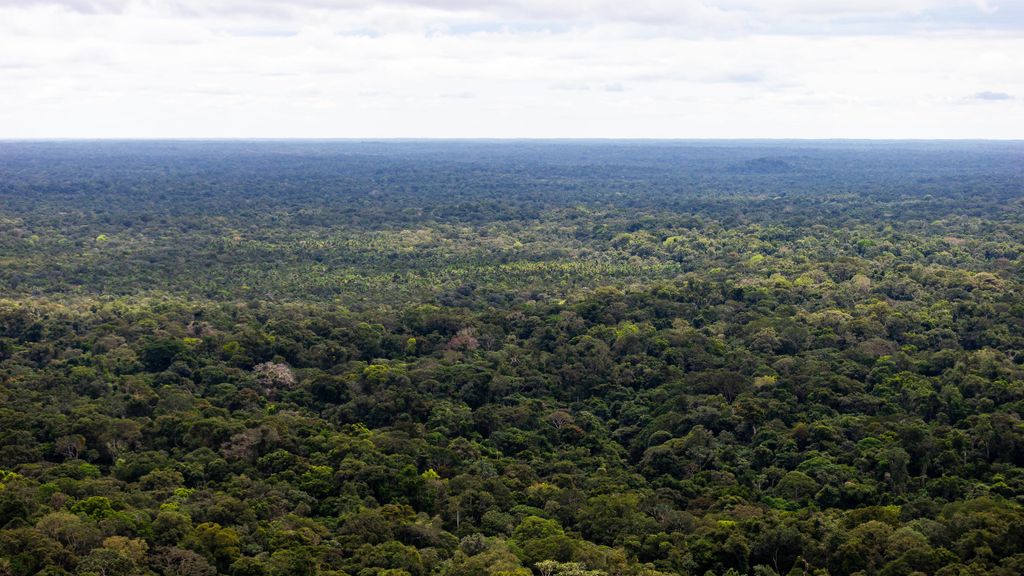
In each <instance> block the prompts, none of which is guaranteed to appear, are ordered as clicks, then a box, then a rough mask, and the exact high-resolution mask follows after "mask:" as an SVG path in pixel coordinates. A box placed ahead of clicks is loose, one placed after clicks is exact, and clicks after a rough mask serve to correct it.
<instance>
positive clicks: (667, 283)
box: [0, 143, 1024, 576]
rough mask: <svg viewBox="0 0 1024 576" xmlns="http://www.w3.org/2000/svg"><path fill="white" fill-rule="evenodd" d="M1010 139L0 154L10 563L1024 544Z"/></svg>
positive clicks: (515, 569) (1, 375)
mask: <svg viewBox="0 0 1024 576" xmlns="http://www.w3.org/2000/svg"><path fill="white" fill-rule="evenodd" d="M1022 153H1024V149H1022V148H1021V146H1020V145H1019V144H998V145H997V144H972V143H954V144H945V145H938V144H923V143H919V144H910V143H907V144H900V145H896V144H889V145H886V146H882V145H870V144H858V143H835V144H828V145H818V146H811V145H803V144H789V145H784V144H744V145H725V144H692V143H643V144H641V143H618V144H616V143H591V144H582V143H577V144H565V143H563V144H554V143H550V144H539V143H533V144H531V143H519V144H498V143H495V144H486V143H477V144H470V143H419V144H398V143H390V144H372V143H367V144H358V143H301V144H278V143H265V144H260V145H255V144H253V145H250V144H242V143H141V144H137V145H136V144H113V143H97V144H86V143H67V144H60V145H57V144H16V145H15V144H0V250H2V252H0V254H2V258H3V266H2V267H0V286H2V287H3V299H0V576H8V575H11V576H21V575H25V576H30V575H35V574H52V575H57V574H80V575H85V574H126V575H136V574H147V575H148V574H159V575H165V576H178V575H182V576H184V575H197V576H209V575H212V574H227V575H234V576H277V575H301V574H310V575H313V574H322V575H338V576H340V575H349V576H357V575H358V576H400V575H401V576H427V575H440V576H477V575H482V574H483V575H503V576H529V575H531V574H535V575H536V574H540V575H543V576H559V575H562V576H570V575H588V576H599V575H621V576H644V575H646V576H658V575H661V574H693V575H698V576H704V575H707V574H711V575H715V576H721V575H725V574H730V575H732V574H749V575H758V576H770V575H780V574H808V575H811V574H832V575H835V576H838V575H848V574H849V575H853V574H865V575H885V576H889V575H892V576H909V575H912V574H941V575H947V574H949V575H952V574H977V575H985V574H992V575H998V576H1004V575H1005V576H1009V575H1011V574H1019V573H1020V571H1021V570H1022V569H1024V423H1022V420H1021V416H1020V412H1021V407H1022V406H1024V304H1022V303H1021V296H1020V295H1021V294H1024V224H1022V223H1024V203H1022V202H1021V200H1020V198H1019V191H1020V186H1021V178H1022V174H1021V168H1020V167H1021V166H1022V165H1024V155H1022Z"/></svg>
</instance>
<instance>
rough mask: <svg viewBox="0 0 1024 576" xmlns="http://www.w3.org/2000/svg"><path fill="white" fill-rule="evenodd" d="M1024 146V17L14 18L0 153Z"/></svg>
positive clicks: (3, 27)
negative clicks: (504, 144)
mask: <svg viewBox="0 0 1024 576" xmlns="http://www.w3.org/2000/svg"><path fill="white" fill-rule="evenodd" d="M40 137H44V138H45V137H74V138H77V137H101V138H108V137H133V138H158V137H184V138H191V137H202V138H210V137H214V138H216V137H337V138H361V137H585V138H590V137H607V138H615V137H643V138H737V137H752V138H1024V0H619V1H616V0H482V1H475V0H404V1H402V0H377V1H371V0H333V1H332V0H291V1H289V0H282V1H271V0H225V1H217V0H63V1H48V0H0V138H40Z"/></svg>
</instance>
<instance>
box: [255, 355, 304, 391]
mask: <svg viewBox="0 0 1024 576" xmlns="http://www.w3.org/2000/svg"><path fill="white" fill-rule="evenodd" d="M252 372H253V374H254V375H255V376H256V381H257V382H258V383H259V385H260V386H261V387H262V388H263V393H264V394H265V395H267V396H274V395H275V394H276V393H277V391H278V390H282V389H283V390H291V389H293V388H295V385H296V384H297V383H298V380H297V379H296V378H295V374H294V373H293V372H292V369H291V368H289V367H288V365H287V364H279V363H275V362H264V363H262V364H257V365H256V366H255V367H253V369H252Z"/></svg>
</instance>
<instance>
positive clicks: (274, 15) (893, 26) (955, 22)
mask: <svg viewBox="0 0 1024 576" xmlns="http://www.w3.org/2000/svg"><path fill="white" fill-rule="evenodd" d="M1004 3H1008V5H1005V6H1004ZM40 6H49V7H58V8H60V9H63V10H66V11H71V12H76V13H82V14H125V13H149V14H159V15H162V16H179V17H193V18H210V17H239V18H257V19H259V18H270V19H275V20H278V21H280V20H302V19H303V18H308V17H310V16H311V15H313V17H319V16H320V15H323V14H353V13H367V12H379V13H394V12H395V11H396V10H397V11H402V12H410V11H412V12H414V13H420V14H430V15H431V18H430V20H432V21H434V22H435V23H442V24H447V25H451V26H459V25H461V24H466V23H468V22H472V23H475V24H477V25H479V26H484V27H486V26H511V27H516V26H525V27H530V26H536V25H537V23H540V24H541V25H548V26H552V27H559V26H565V25H581V24H582V25H586V24H595V23H619V24H627V23H631V24H638V25H643V26H652V27H662V28H664V27H670V28H674V29H676V30H677V31H681V30H688V31H690V32H691V33H700V34H704V35H715V34H745V33H760V34H764V33H769V34H774V33H787V34H789V33H803V34H816V33H817V34H820V33H822V32H823V31H824V32H825V33H829V34H841V33H852V34H861V33H865V32H868V33H878V32H879V31H882V32H886V33H902V32H906V31H908V30H915V29H926V30H951V29H1018V30H1019V29H1024V7H1022V6H1021V5H1019V3H1014V2H1009V0H1002V2H998V1H997V0H830V1H827V2H823V1H821V0H633V1H631V2H628V3H626V2H622V1H621V0H560V1H558V2H551V1H550V0H248V1H246V0H0V7H11V8H22V9H25V8H32V7H40Z"/></svg>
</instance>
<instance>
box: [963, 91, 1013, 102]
mask: <svg viewBox="0 0 1024 576" xmlns="http://www.w3.org/2000/svg"><path fill="white" fill-rule="evenodd" d="M970 99H971V100H983V101H986V102H1006V101H1009V100H1016V98H1015V97H1014V96H1012V95H1010V94H1007V93H1006V92H989V91H985V92H978V93H977V94H974V95H972V96H971V97H970Z"/></svg>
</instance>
